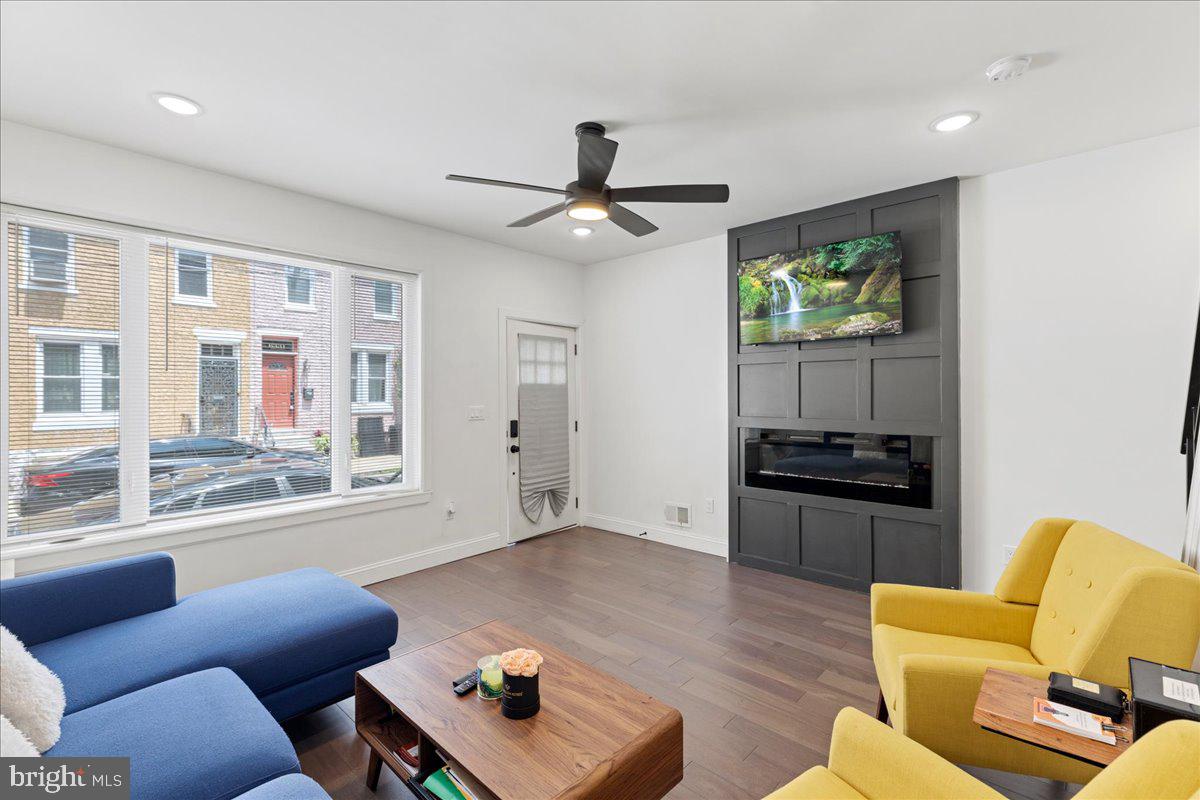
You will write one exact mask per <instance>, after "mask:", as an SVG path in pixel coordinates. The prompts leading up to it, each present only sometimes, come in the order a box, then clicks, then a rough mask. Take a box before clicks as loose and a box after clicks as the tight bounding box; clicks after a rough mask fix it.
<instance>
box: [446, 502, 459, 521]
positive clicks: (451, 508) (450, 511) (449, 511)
mask: <svg viewBox="0 0 1200 800" xmlns="http://www.w3.org/2000/svg"><path fill="white" fill-rule="evenodd" d="M457 513H458V508H457V507H456V506H455V505H454V501H453V500H451V501H450V502H449V503H446V519H454V515H455V514H457Z"/></svg>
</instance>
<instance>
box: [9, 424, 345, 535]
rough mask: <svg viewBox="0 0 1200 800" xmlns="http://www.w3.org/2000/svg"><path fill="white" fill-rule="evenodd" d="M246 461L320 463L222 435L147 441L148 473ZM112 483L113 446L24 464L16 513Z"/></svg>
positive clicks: (64, 502)
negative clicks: (21, 489)
mask: <svg viewBox="0 0 1200 800" xmlns="http://www.w3.org/2000/svg"><path fill="white" fill-rule="evenodd" d="M249 459H255V460H260V461H262V462H263V463H283V462H286V461H295V460H300V461H311V462H324V461H326V460H327V459H326V457H325V456H324V455H321V454H320V453H307V452H303V451H299V450H267V449H264V448H262V447H258V446H257V445H253V444H250V443H248V442H243V441H240V440H238V439H231V438H227V437H224V436H183V437H179V438H175V439H153V440H151V442H150V477H151V479H153V478H155V477H156V476H159V475H163V474H167V473H171V472H176V471H178V470H183V469H188V468H191V467H202V466H208V467H221V466H226V465H231V464H238V463H241V462H244V461H247V460H249ZM116 487H117V446H116V445H108V446H105V447H97V448H95V449H93V450H88V451H86V452H83V453H80V454H78V455H75V456H71V457H70V458H67V459H64V460H62V461H58V462H54V463H40V464H31V465H29V466H28V467H26V468H25V480H24V492H23V493H22V496H21V515H22V516H24V517H28V516H33V515H34V514H41V513H43V512H46V511H50V510H53V509H55V508H61V507H63V506H69V505H73V504H75V503H78V502H80V501H81V500H86V499H88V498H89V497H95V496H96V495H98V494H101V493H103V492H108V491H112V490H113V489H115V488H116Z"/></svg>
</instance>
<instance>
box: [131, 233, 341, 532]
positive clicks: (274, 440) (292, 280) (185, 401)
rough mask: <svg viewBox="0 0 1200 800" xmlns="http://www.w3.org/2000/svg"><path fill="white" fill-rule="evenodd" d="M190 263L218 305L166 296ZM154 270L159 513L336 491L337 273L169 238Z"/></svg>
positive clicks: (154, 506) (153, 468)
mask: <svg viewBox="0 0 1200 800" xmlns="http://www.w3.org/2000/svg"><path fill="white" fill-rule="evenodd" d="M184 264H189V265H195V266H196V270H195V274H196V275H198V276H201V277H202V278H203V280H204V283H203V284H202V283H201V282H200V278H196V279H195V283H193V284H191V285H192V286H193V287H194V288H197V289H199V287H201V286H204V287H206V288H205V291H206V292H207V296H208V298H209V299H210V300H211V301H212V303H211V305H209V306H194V305H191V304H179V303H173V302H171V301H170V298H168V296H167V293H166V291H165V287H167V286H169V284H170V279H171V276H170V275H169V274H168V273H167V270H169V269H170V267H171V265H174V266H175V267H176V269H181V268H182V267H183V265H184ZM200 266H203V269H200V268H199V267H200ZM149 272H150V420H149V422H150V478H151V480H150V516H151V518H154V517H158V516H160V515H164V514H179V513H192V512H198V511H208V510H211V509H215V508H225V507H229V506H239V505H246V504H250V503H262V502H267V501H282V500H288V499H293V498H297V497H301V496H302V495H308V494H314V493H321V492H328V491H330V489H331V483H332V481H331V469H330V460H329V446H328V443H329V440H328V435H329V429H330V423H331V420H332V417H331V413H332V398H331V389H332V380H331V376H332V369H333V363H332V341H333V338H332V336H333V321H332V312H333V296H332V279H331V276H330V273H329V272H328V271H325V270H315V269H310V268H301V267H295V266H293V265H288V264H278V263H274V262H270V261H266V260H260V259H258V258H256V257H255V256H254V255H253V254H251V253H245V254H243V253H240V252H237V251H235V250H226V249H224V248H218V249H213V250H212V251H208V250H204V249H200V248H198V247H193V246H191V245H187V246H186V247H185V246H183V245H182V244H177V243H175V242H173V241H169V240H168V241H165V242H160V243H159V242H156V243H153V244H151V245H150V251H149ZM185 274H186V272H182V271H181V272H180V273H179V276H180V283H179V287H180V291H181V293H182V292H183V287H184V281H185V280H186V281H188V282H190V281H192V278H186V279H185V278H184V275H185ZM301 276H302V278H301ZM298 278H300V279H301V280H302V283H301V284H298V283H297V279H298ZM300 285H302V286H303V287H304V294H305V301H306V302H305V305H306V306H311V309H310V310H306V311H304V312H300V311H296V310H294V309H293V308H292V305H291V302H290V301H291V300H292V298H294V297H296V296H297V294H296V293H297V290H298V288H299V286H300Z"/></svg>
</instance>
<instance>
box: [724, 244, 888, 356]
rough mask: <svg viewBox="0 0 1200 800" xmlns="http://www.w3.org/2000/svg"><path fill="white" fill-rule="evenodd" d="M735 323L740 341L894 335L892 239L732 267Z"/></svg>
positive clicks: (825, 247)
mask: <svg viewBox="0 0 1200 800" xmlns="http://www.w3.org/2000/svg"><path fill="white" fill-rule="evenodd" d="M738 322H739V325H738V340H739V341H740V342H741V343H742V344H766V343H770V342H802V341H815V340H817V339H845V338H848V337H851V336H886V335H889V334H896V333H901V332H902V331H903V326H902V318H901V314H900V234H899V233H898V232H892V233H880V234H876V235H875V236H864V237H863V238H861V239H850V240H849V241H845V242H834V243H833V244H823V245H818V246H817V247H808V248H805V249H803V250H793V251H791V252H787V253H776V254H774V255H770V256H767V257H766V258H750V259H746V260H744V261H740V262H738Z"/></svg>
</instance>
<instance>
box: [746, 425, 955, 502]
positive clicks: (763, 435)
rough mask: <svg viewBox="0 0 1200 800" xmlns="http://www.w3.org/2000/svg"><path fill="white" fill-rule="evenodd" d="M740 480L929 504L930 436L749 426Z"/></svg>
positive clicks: (765, 485) (767, 486) (875, 499)
mask: <svg viewBox="0 0 1200 800" xmlns="http://www.w3.org/2000/svg"><path fill="white" fill-rule="evenodd" d="M743 433H744V441H745V460H744V463H743V469H744V470H745V484H746V485H747V486H756V487H759V488H762V489H780V490H783V491H787V492H805V493H806V494H820V495H825V496H827V497H844V498H849V499H852V500H869V501H871V502H873V503H890V504H892V505H898V506H912V507H914V508H931V507H932V505H933V492H932V486H933V439H932V437H929V436H908V435H892V434H879V433H835V432H832V431H790V430H778V429H767V428H749V429H746V430H745V431H744V432H743Z"/></svg>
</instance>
